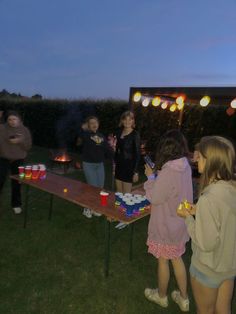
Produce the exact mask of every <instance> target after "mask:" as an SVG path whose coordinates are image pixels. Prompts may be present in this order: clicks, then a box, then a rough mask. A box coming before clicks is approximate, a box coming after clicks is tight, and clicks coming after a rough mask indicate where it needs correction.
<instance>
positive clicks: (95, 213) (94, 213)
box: [91, 210, 102, 217]
mask: <svg viewBox="0 0 236 314" xmlns="http://www.w3.org/2000/svg"><path fill="white" fill-rule="evenodd" d="M91 212H92V214H93V216H96V217H100V216H102V214H100V213H98V212H95V210H91Z"/></svg>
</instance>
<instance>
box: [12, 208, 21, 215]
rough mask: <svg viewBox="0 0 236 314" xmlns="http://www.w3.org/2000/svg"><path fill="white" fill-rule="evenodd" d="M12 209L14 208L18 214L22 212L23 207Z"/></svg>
mask: <svg viewBox="0 0 236 314" xmlns="http://www.w3.org/2000/svg"><path fill="white" fill-rule="evenodd" d="M12 209H13V211H14V213H15V214H16V215H18V214H20V213H21V212H22V209H21V207H13V208H12Z"/></svg>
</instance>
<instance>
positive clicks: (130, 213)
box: [126, 200, 135, 217]
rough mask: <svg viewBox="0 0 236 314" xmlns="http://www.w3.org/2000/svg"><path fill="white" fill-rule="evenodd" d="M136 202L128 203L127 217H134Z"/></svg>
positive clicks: (129, 201) (130, 201)
mask: <svg viewBox="0 0 236 314" xmlns="http://www.w3.org/2000/svg"><path fill="white" fill-rule="evenodd" d="M134 206H135V205H134V202H133V201H132V200H128V201H126V216H129V217H130V216H132V215H133V211H134Z"/></svg>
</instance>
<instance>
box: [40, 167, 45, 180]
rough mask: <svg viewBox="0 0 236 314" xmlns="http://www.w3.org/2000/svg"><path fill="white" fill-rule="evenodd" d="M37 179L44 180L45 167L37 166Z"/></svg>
mask: <svg viewBox="0 0 236 314" xmlns="http://www.w3.org/2000/svg"><path fill="white" fill-rule="evenodd" d="M39 179H41V180H43V179H46V166H45V165H42V164H40V165H39Z"/></svg>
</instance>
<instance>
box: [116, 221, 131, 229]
mask: <svg viewBox="0 0 236 314" xmlns="http://www.w3.org/2000/svg"><path fill="white" fill-rule="evenodd" d="M127 226H128V224H126V223H125V222H119V223H118V224H117V225H116V226H115V228H116V229H119V230H121V229H123V228H125V227H127Z"/></svg>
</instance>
